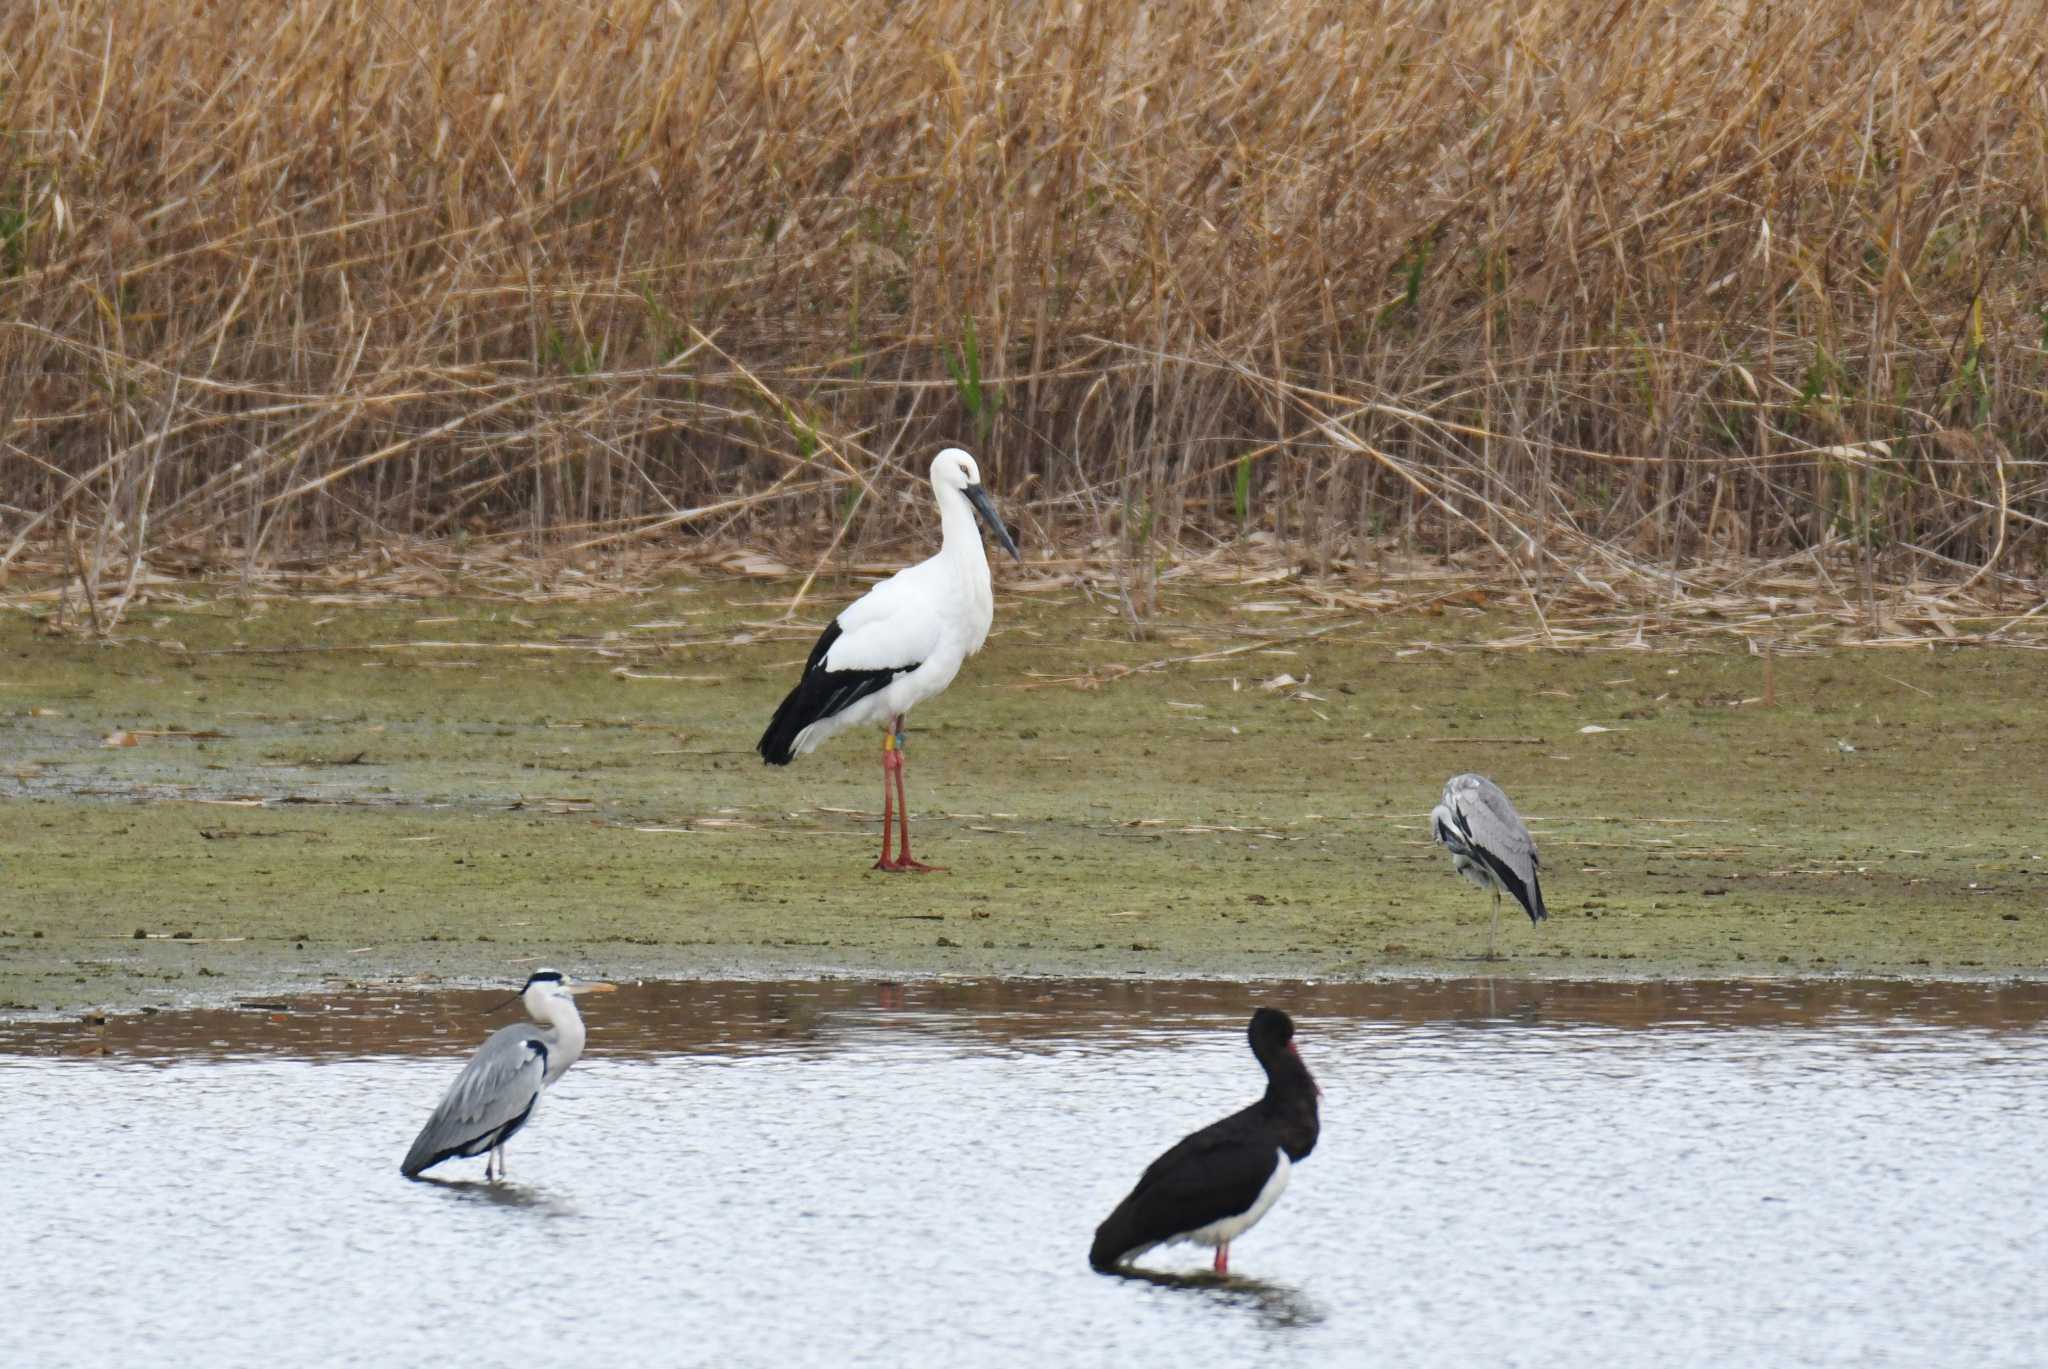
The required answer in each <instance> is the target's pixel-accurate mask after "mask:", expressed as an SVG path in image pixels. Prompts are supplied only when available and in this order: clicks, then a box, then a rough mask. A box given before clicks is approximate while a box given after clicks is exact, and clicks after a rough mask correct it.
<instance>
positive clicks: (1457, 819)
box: [1429, 775, 1550, 960]
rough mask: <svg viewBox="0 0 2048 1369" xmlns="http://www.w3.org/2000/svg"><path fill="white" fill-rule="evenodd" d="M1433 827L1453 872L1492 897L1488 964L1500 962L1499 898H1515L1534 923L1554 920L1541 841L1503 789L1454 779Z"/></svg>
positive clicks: (1482, 779)
mask: <svg viewBox="0 0 2048 1369" xmlns="http://www.w3.org/2000/svg"><path fill="white" fill-rule="evenodd" d="M1429 823H1430V827H1431V829H1432V831H1433V833H1434V835H1435V837H1436V839H1437V840H1438V841H1440V842H1442V843H1443V845H1444V849H1445V850H1447V851H1449V852H1450V853H1451V868H1452V869H1454V870H1456V871H1457V872H1458V873H1459V874H1461V875H1463V876H1464V877H1465V878H1466V879H1469V880H1471V881H1472V882H1473V883H1474V884H1476V885H1478V886H1479V887H1480V888H1482V889H1491V890H1492V891H1493V922H1492V925H1490V926H1489V927H1488V928H1487V929H1486V958H1487V959H1488V960H1493V959H1495V958H1496V956H1495V952H1494V948H1493V947H1494V938H1495V937H1496V936H1497V935H1498V934H1499V932H1500V892H1501V890H1503V889H1505V890H1507V891H1508V892H1509V893H1511V894H1513V895H1514V896H1515V901H1516V902H1517V903H1519V904H1521V905H1522V910H1523V911H1524V912H1526V913H1528V914H1529V921H1530V922H1532V923H1536V922H1541V921H1543V919H1544V918H1546V917H1548V916H1550V913H1549V911H1548V910H1547V909H1545V908H1544V906H1543V885H1542V882H1541V881H1540V880H1539V879H1538V877H1537V870H1538V868H1539V867H1540V866H1541V865H1542V862H1541V861H1540V860H1538V859H1537V856H1536V839H1535V838H1534V837H1531V836H1530V835H1529V829H1528V828H1527V827H1525V826H1523V825H1522V817H1521V815H1520V814H1519V813H1517V812H1515V806H1514V805H1513V804H1512V803H1509V802H1508V796H1507V795H1506V794H1504V793H1502V792H1501V788H1500V786H1499V785H1497V784H1495V783H1494V782H1493V781H1492V780H1490V779H1488V778H1486V776H1484V775H1453V776H1452V777H1451V779H1450V781H1449V783H1447V784H1445V785H1444V796H1443V799H1442V800H1441V801H1440V802H1439V803H1438V804H1437V806H1436V809H1435V811H1433V812H1432V813H1431V814H1430V815H1429Z"/></svg>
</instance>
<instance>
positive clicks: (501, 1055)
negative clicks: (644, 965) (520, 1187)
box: [399, 970, 612, 1179]
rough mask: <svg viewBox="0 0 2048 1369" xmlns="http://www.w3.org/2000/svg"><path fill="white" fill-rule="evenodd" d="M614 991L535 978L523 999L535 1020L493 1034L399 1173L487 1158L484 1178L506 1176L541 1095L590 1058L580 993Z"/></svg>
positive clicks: (551, 976)
mask: <svg viewBox="0 0 2048 1369" xmlns="http://www.w3.org/2000/svg"><path fill="white" fill-rule="evenodd" d="M611 990H612V986H611V985H609V984H606V983H603V982H602V981H599V980H578V979H572V978H571V977H569V976H568V975H565V974H563V973H562V972H561V971H560V970H535V971H534V972H533V973H532V974H531V975H529V976H527V980H526V984H525V986H524V987H523V988H521V989H520V991H519V993H518V994H517V995H516V997H518V999H519V1000H520V1001H521V1002H522V1003H523V1004H524V1005H525V1007H526V1015H527V1016H528V1017H530V1018H532V1019H533V1020H532V1021H531V1022H519V1023H515V1024H513V1025H512V1026H509V1027H500V1028H498V1030H496V1031H494V1032H492V1033H491V1035H490V1038H489V1039H488V1040H486V1041H485V1042H484V1044H483V1047H482V1049H480V1050H478V1051H477V1053H476V1054H475V1055H474V1056H472V1057H470V1061H469V1064H467V1065H466V1066H464V1067H463V1070H462V1073H461V1074H460V1075H458V1076H457V1077H456V1080H455V1082H454V1083H453V1084H451V1085H449V1086H448V1092H447V1093H445V1094H444V1095H442V1097H441V1104H440V1106H439V1107H437V1108H435V1109H434V1115H433V1116H432V1117H429V1118H428V1119H427V1124H426V1126H425V1127H423V1128H421V1130H420V1134H419V1139H418V1140H416V1141H414V1142H413V1143H412V1149H411V1150H409V1151H407V1152H406V1153H405V1163H404V1164H402V1165H400V1166H399V1172H400V1173H402V1174H404V1175H405V1177H406V1178H408V1179H417V1178H418V1177H419V1176H420V1173H421V1171H423V1170H426V1169H430V1168H432V1167H433V1166H435V1165H438V1164H440V1163H441V1162H442V1161H443V1160H447V1159H452V1158H454V1157H457V1156H465V1157H467V1156H476V1155H485V1156H486V1157H487V1158H486V1159H485V1160H484V1178H485V1179H492V1178H498V1179H502V1178H504V1177H505V1142H506V1141H508V1140H510V1139H511V1138H512V1133H514V1132H516V1131H518V1130H519V1128H521V1127H523V1126H525V1125H526V1121H527V1119H528V1118H530V1117H532V1116H533V1109H534V1105H535V1104H537V1103H539V1102H540V1095H541V1092H542V1091H543V1090H544V1089H546V1088H547V1087H548V1085H550V1084H552V1083H554V1082H555V1081H556V1080H557V1079H560V1078H561V1077H562V1075H563V1073H564V1072H565V1071H566V1070H567V1069H568V1068H569V1066H571V1065H573V1064H575V1063H576V1057H577V1056H579V1055H581V1054H583V1017H582V1014H580V1013H578V1012H577V1011H576V995H577V994H580V993H610V992H611ZM507 1001H508V1002H509V1001H510V1000H507ZM498 1006H499V1007H503V1006H504V1005H503V1004H499V1005H498Z"/></svg>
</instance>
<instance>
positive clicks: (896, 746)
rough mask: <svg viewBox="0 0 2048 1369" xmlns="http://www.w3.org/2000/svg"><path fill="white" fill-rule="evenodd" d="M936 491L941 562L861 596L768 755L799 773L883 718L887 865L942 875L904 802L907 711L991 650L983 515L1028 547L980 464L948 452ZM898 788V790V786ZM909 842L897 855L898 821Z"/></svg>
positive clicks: (829, 632)
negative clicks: (824, 750) (857, 729)
mask: <svg viewBox="0 0 2048 1369" xmlns="http://www.w3.org/2000/svg"><path fill="white" fill-rule="evenodd" d="M932 494H933V496H934V497H935V498H936V499H937V500H938V503H939V526H940V529H941V530H942V532H943V534H944V536H943V539H942V540H941V542H940V543H939V552H938V555H936V556H933V557H932V558H930V559H929V560H925V561H920V562H918V563H917V564H916V565H914V566H911V567H909V568H908V569H906V570H900V571H898V572H896V574H894V575H892V576H890V577H889V578H888V579H886V580H884V581H882V583H881V584H879V585H876V586H875V587H874V588H873V589H871V590H869V591H868V592H867V593H866V594H863V595H862V596H861V597H860V598H858V599H856V600H854V601H853V602H852V603H851V604H849V605H847V606H846V608H845V609H844V610H843V611H842V612H841V613H840V615H839V616H838V617H837V618H834V619H833V620H832V622H831V623H830V624H828V625H827V626H826V628H825V631H824V633H823V634H822V635H821V636H820V637H819V638H818V643H817V645H816V646H814V647H812V648H811V659H810V660H809V661H808V662H807V663H806V664H805V665H804V674H803V678H802V679H800V680H798V681H797V683H796V688H794V689H792V690H790V691H789V696H788V697H787V698H785V699H784V700H783V701H782V706H781V707H780V708H778V709H776V710H775V717H774V718H773V719H772V720H771V721H770V722H769V724H768V730H767V731H766V732H763V733H762V734H761V741H760V744H759V746H758V748H757V749H758V750H759V751H760V753H761V759H762V760H764V761H766V762H767V763H768V764H770V765H788V764H789V763H790V762H791V761H792V760H794V759H796V758H797V757H798V756H801V755H803V754H804V753H806V752H808V751H812V750H815V749H816V748H817V746H818V745H819V743H821V742H823V741H824V740H825V739H826V738H827V737H830V736H831V735H832V734H833V733H835V732H838V731H841V730H842V729H844V728H848V727H853V726H856V725H857V724H860V723H871V722H879V723H882V724H883V725H884V728H885V730H884V731H883V733H882V857H881V859H880V860H877V861H876V862H875V868H876V869H877V870H890V871H904V870H916V871H927V870H937V869H941V868H943V867H940V866H936V865H926V864H925V863H924V862H923V861H920V860H917V859H915V858H913V857H912V856H911V854H910V811H909V805H908V803H907V801H906V800H905V798H904V795H903V715H904V714H906V713H908V712H909V711H910V710H911V709H912V708H913V707H915V706H916V705H918V704H921V703H923V702H924V701H925V700H926V699H929V698H931V697H932V696H934V695H936V694H937V693H939V691H941V690H943V689H944V688H945V687H946V686H947V685H949V684H951V683H952V682H953V677H954V676H955V675H957V674H959V673H960V665H961V662H963V661H965V660H966V659H967V658H968V657H969V656H972V655H973V654H974V653H975V652H977V651H979V650H981V644H982V643H983V642H984V641H986V640H988V628H989V623H990V622H991V621H993V619H994V617H995V594H994V592H993V591H992V590H991V588H990V586H989V576H988V557H987V555H986V554H985V553H984V552H983V551H982V546H981V533H980V531H979V530H978V529H977V528H976V527H975V526H974V516H975V515H976V514H977V513H978V514H980V515H981V518H982V521H983V522H985V523H987V524H988V530H989V531H990V532H991V533H993V534H994V535H995V538H996V540H997V541H998V542H1000V543H1002V545H1003V547H1004V549H1005V550H1007V551H1008V552H1009V553H1010V555H1011V556H1013V557H1016V559H1018V560H1019V561H1021V560H1023V559H1024V558H1023V557H1022V556H1021V555H1019V553H1018V551H1017V543H1016V541H1015V540H1014V539H1012V538H1011V536H1010V530H1009V529H1008V528H1006V527H1004V526H1003V520H1002V518H1001V517H999V516H998V515H997V513H996V507H995V504H994V503H993V502H992V501H991V500H990V499H989V496H988V491H987V490H984V489H983V488H982V487H981V470H980V468H979V467H977V466H976V465H975V464H974V458H973V457H971V456H969V455H968V454H967V453H966V452H963V451H961V450H960V449H959V448H958V447H948V448H946V450H944V451H942V452H940V453H939V454H938V456H936V457H935V458H933V460H932ZM892 781H893V783H894V786H895V788H894V791H893V793H892V792H891V789H890V785H891V782H892ZM892 813H894V814H896V816H897V821H898V823H899V824H900V830H901V832H902V835H903V840H902V843H901V845H900V847H899V848H898V850H897V853H896V855H895V856H893V857H892V856H890V854H889V818H890V815H891V814H892Z"/></svg>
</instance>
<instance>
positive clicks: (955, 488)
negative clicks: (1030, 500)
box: [932, 447, 1024, 561]
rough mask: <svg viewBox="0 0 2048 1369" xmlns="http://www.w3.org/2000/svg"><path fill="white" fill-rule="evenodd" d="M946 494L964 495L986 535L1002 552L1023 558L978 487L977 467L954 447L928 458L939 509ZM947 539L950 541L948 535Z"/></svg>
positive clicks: (979, 471)
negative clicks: (986, 531)
mask: <svg viewBox="0 0 2048 1369" xmlns="http://www.w3.org/2000/svg"><path fill="white" fill-rule="evenodd" d="M948 492H951V493H952V494H954V495H956V496H958V495H965V496H966V498H967V502H968V503H969V504H971V505H972V506H973V507H974V512H975V513H976V514H977V515H978V516H979V517H980V519H981V521H982V522H983V524H985V525H986V526H987V528H988V530H989V533H990V534H991V535H992V536H994V538H995V539H996V541H998V542H1000V543H1002V545H1003V550H1005V551H1007V552H1009V553H1010V555H1011V556H1013V557H1015V558H1016V559H1017V560H1019V561H1022V560H1023V559H1024V556H1023V553H1021V552H1019V551H1018V550H1017V539H1016V538H1014V537H1012V536H1010V530H1009V529H1008V528H1006V527H1004V526H1003V520H1002V516H1001V515H1000V514H998V513H997V512H996V505H995V501H994V500H992V499H990V498H989V497H988V491H987V490H985V489H983V488H982V487H981V467H979V466H977V465H975V464H974V458H973V457H971V456H969V455H968V454H967V453H966V452H963V451H961V450H960V449H959V448H958V447H948V448H946V450H944V451H942V452H940V453H939V454H938V455H937V456H935V457H933V458H932V493H933V494H935V495H937V496H938V500H939V506H940V508H941V509H943V508H944V507H945V504H946V498H947V495H948ZM947 536H948V538H950V537H951V536H952V534H951V533H948V534H947Z"/></svg>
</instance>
